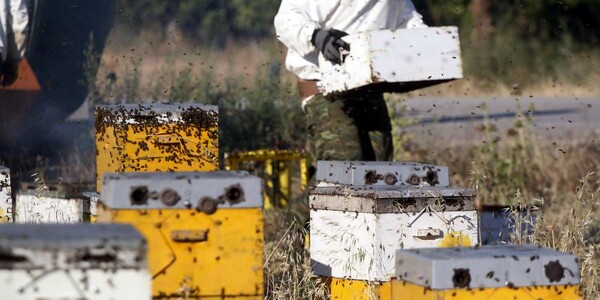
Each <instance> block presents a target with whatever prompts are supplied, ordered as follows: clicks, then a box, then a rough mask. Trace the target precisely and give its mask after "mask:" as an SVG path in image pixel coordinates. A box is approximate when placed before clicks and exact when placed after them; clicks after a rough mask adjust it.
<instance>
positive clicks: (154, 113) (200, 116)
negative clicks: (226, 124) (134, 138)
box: [95, 103, 218, 128]
mask: <svg viewBox="0 0 600 300" xmlns="http://www.w3.org/2000/svg"><path fill="white" fill-rule="evenodd" d="M217 114H218V107H217V106H216V105H208V104H199V103H176V104H168V103H143V104H113V105H98V106H96V108H95V119H96V121H95V122H96V127H97V128H98V127H102V125H119V124H146V125H152V124H154V123H156V124H166V123H187V124H194V125H196V126H198V127H201V128H206V127H211V126H216V125H215V123H216V121H217Z"/></svg>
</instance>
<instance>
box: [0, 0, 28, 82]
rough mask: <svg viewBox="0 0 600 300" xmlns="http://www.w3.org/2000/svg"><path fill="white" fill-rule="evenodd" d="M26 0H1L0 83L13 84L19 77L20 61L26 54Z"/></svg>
mask: <svg viewBox="0 0 600 300" xmlns="http://www.w3.org/2000/svg"><path fill="white" fill-rule="evenodd" d="M26 2H27V1H26V0H0V25H1V27H0V85H1V86H7V85H11V84H13V83H14V82H15V81H16V80H17V78H18V66H19V62H20V61H21V59H22V58H23V55H24V54H25V41H26V39H27V25H28V23H29V15H28V14H27V4H26Z"/></svg>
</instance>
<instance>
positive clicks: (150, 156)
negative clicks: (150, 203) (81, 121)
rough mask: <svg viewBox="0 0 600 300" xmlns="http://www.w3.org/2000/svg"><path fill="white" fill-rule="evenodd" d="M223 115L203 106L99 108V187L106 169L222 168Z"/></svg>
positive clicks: (202, 169)
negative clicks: (220, 122) (220, 128)
mask: <svg viewBox="0 0 600 300" xmlns="http://www.w3.org/2000/svg"><path fill="white" fill-rule="evenodd" d="M217 116H218V113H217V107H216V106H213V105H203V104H119V105H103V106H97V107H96V112H95V123H96V124H95V125H96V172H97V182H96V188H97V189H98V191H100V188H101V182H100V179H101V178H102V174H103V173H106V172H139V171H148V172H153V171H212V170H216V169H218V167H219V162H218V157H219V154H218V139H219V138H218V125H217V124H218V118H217Z"/></svg>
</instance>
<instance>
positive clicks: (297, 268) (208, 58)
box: [91, 36, 600, 299]
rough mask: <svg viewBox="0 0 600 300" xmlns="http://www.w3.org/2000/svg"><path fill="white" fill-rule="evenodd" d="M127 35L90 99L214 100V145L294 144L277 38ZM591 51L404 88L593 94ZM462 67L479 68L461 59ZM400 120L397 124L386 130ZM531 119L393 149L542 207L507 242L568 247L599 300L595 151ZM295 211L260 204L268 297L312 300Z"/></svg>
mask: <svg viewBox="0 0 600 300" xmlns="http://www.w3.org/2000/svg"><path fill="white" fill-rule="evenodd" d="M125 40H126V39H125V38H124V37H118V36H116V37H113V38H112V43H111V44H110V45H109V47H108V49H107V51H106V53H105V54H104V56H103V59H102V66H101V69H100V73H99V76H98V80H97V82H96V85H95V86H94V87H93V93H92V94H91V101H93V102H95V103H98V102H107V103H114V102H134V101H140V100H144V101H146V100H148V101H149V100H170V101H198V102H205V103H217V104H219V105H220V107H221V108H222V110H221V119H220V121H221V137H222V138H223V139H222V141H221V144H222V150H223V149H225V150H226V151H231V150H233V149H235V148H238V149H253V148H261V147H266V148H270V147H273V145H274V144H276V143H278V142H281V141H282V140H283V142H284V143H285V144H288V145H289V146H292V147H302V145H303V137H304V129H303V119H302V115H301V112H300V111H299V109H298V107H299V105H298V103H297V102H296V101H297V94H296V90H295V86H294V85H293V84H292V82H293V77H292V76H291V75H289V74H288V73H287V72H285V70H284V68H283V67H282V66H281V62H282V61H283V58H284V49H283V47H281V46H280V45H278V44H277V43H276V42H275V41H272V40H269V41H261V42H255V43H246V44H236V43H230V44H229V46H228V47H227V48H226V49H224V50H219V49H211V48H208V47H198V46H191V45H190V44H188V43H186V42H185V41H184V40H182V39H181V38H180V37H178V36H175V37H172V39H171V40H170V41H159V40H156V39H153V38H152V37H145V36H142V37H141V38H139V39H135V40H133V41H128V40H127V42H124V41H125ZM598 57H600V56H591V55H588V54H574V55H571V56H570V58H569V60H567V61H566V62H564V61H563V62H562V64H561V65H563V66H565V65H566V66H569V68H565V69H562V70H558V71H556V72H554V73H551V74H549V75H548V76H546V77H543V76H542V77H540V76H536V77H535V78H527V76H524V75H523V74H525V73H524V71H523V70H520V69H518V68H517V67H515V69H517V70H515V71H514V72H512V73H510V72H508V73H507V74H505V75H504V76H505V77H504V79H503V80H490V79H485V78H483V77H476V75H473V74H467V76H466V79H464V80H461V81H457V82H453V83H451V84H447V85H444V86H438V87H432V88H428V89H424V90H420V91H416V92H413V93H412V95H430V96H436V95H437V96H460V95H468V96H476V95H495V96H506V95H511V94H524V95H536V96H595V95H600V87H599V86H598V85H597V84H596V83H597V82H598V80H599V79H600V73H599V71H598V70H600V68H597V67H594V66H600V59H599V58H598ZM465 63H466V64H467V69H472V68H473V67H474V66H476V64H475V62H473V61H472V60H470V58H469V57H466V58H465ZM590 66H592V68H591V70H590V69H589V67H590ZM511 76H513V77H514V80H511ZM574 78H578V79H577V80H574ZM409 96H411V95H409ZM240 120H241V121H240ZM406 122H407V121H406V120H394V124H395V126H402V125H403V124H406ZM528 126H529V124H528V122H527V120H515V126H514V128H513V129H512V130H511V131H509V132H508V133H507V134H504V133H502V134H501V138H500V139H499V135H500V134H499V133H497V132H494V131H493V128H492V127H491V126H489V124H486V123H485V122H484V123H482V124H481V130H482V131H484V133H485V134H484V139H482V140H477V141H470V142H469V143H461V144H457V145H447V144H443V145H441V144H437V145H436V144H428V145H424V144H420V143H419V141H418V139H416V138H414V137H404V138H402V139H399V142H398V144H397V145H396V149H397V151H398V152H397V153H396V159H398V160H416V161H426V162H430V163H436V164H441V165H448V166H449V167H450V170H451V171H452V174H453V175H452V178H451V181H452V182H453V185H455V186H468V187H475V188H477V190H478V193H479V201H481V202H482V203H484V204H493V203H495V204H498V203H500V204H511V205H518V204H526V205H536V206H538V207H540V209H541V214H539V217H538V220H537V223H536V230H535V232H534V233H533V235H531V236H526V237H522V236H517V235H515V237H514V242H515V243H523V242H528V243H535V244H538V245H543V246H547V247H552V248H555V249H559V250H562V251H568V252H572V253H575V254H576V255H578V256H579V258H580V261H581V275H582V278H583V287H584V292H585V296H586V299H597V298H600V284H599V282H598V278H599V277H598V276H599V275H600V248H599V247H600V211H599V210H600V207H599V206H600V198H599V196H598V191H599V188H600V175H599V174H598V170H599V167H600V162H599V159H600V156H599V154H600V147H599V146H598V144H597V143H596V142H594V140H595V138H593V137H591V138H590V139H588V140H583V141H572V143H571V144H570V146H569V147H563V148H561V149H556V145H555V144H553V143H552V142H551V141H547V140H542V139H539V138H537V137H535V136H533V135H532V134H530V132H529V128H528ZM557 150H560V151H557ZM293 215H294V214H293V213H292V212H290V211H287V210H271V211H268V212H267V217H266V222H267V224H266V227H267V230H266V242H267V245H266V248H265V257H266V263H265V270H266V282H267V284H266V285H267V292H268V298H269V299H315V298H321V297H323V295H325V294H326V290H325V287H324V286H323V285H322V284H321V283H320V282H319V281H318V280H317V278H316V276H315V275H314V274H312V273H311V272H310V271H309V269H310V268H309V254H308V252H307V251H306V249H305V247H304V233H305V232H304V228H303V227H302V224H301V223H300V222H299V221H297V219H295V218H294V217H293Z"/></svg>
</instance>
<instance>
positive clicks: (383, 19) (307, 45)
mask: <svg viewBox="0 0 600 300" xmlns="http://www.w3.org/2000/svg"><path fill="white" fill-rule="evenodd" d="M418 27H427V26H426V25H425V24H424V23H423V20H422V16H421V15H420V14H419V13H418V12H417V11H416V10H415V7H414V5H413V3H412V2H411V0H282V1H281V6H280V7H279V12H278V13H277V15H276V16H275V31H276V33H277V38H278V39H279V40H280V41H281V42H282V43H283V44H284V45H286V46H287V47H288V53H287V57H286V67H287V69H288V70H290V71H291V72H293V73H294V74H296V75H297V76H298V77H299V78H300V79H304V80H319V79H320V78H321V75H320V73H319V68H318V55H319V53H318V50H317V49H316V48H315V46H313V44H312V43H311V38H312V35H313V32H314V31H315V29H320V28H325V29H330V28H334V29H337V30H341V31H344V32H346V33H348V34H353V33H359V32H364V31H369V30H380V29H398V28H418ZM351 46H352V45H351Z"/></svg>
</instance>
